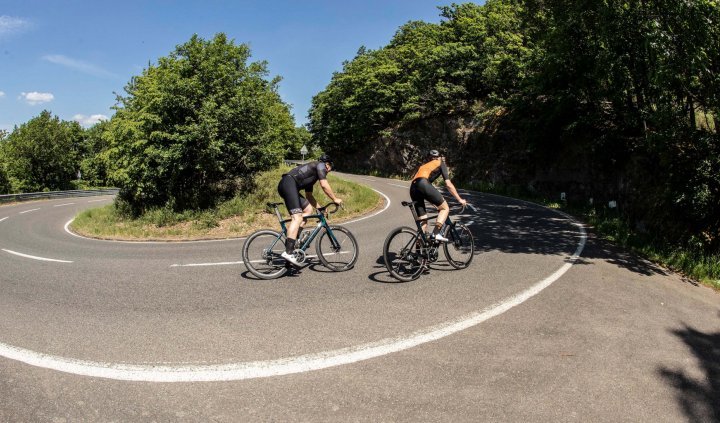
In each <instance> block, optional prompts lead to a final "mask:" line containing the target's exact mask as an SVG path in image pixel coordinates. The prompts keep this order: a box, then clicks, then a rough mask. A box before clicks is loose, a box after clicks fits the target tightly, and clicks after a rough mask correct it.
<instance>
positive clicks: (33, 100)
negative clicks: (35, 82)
mask: <svg viewBox="0 0 720 423" xmlns="http://www.w3.org/2000/svg"><path fill="white" fill-rule="evenodd" d="M20 98H21V99H23V100H25V101H27V103H28V104H30V105H32V106H34V105H36V104H43V103H49V102H51V101H53V100H54V99H55V96H54V95H52V94H51V93H39V92H37V91H33V92H31V93H20Z"/></svg>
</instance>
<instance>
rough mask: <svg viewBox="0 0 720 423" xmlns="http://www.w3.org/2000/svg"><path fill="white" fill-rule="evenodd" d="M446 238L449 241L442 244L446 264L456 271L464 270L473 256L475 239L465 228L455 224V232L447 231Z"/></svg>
mask: <svg viewBox="0 0 720 423" xmlns="http://www.w3.org/2000/svg"><path fill="white" fill-rule="evenodd" d="M456 234H457V237H456V236H455V235H456ZM448 238H449V239H450V240H449V241H448V242H446V243H444V244H443V251H444V252H445V257H446V258H447V260H448V263H450V265H451V266H452V267H454V268H456V269H465V268H466V267H468V266H469V265H470V262H471V261H472V259H473V256H474V255H475V238H473V234H472V232H470V229H469V228H468V227H467V226H465V225H463V224H456V225H455V231H452V230H450V231H448ZM456 238H457V239H456Z"/></svg>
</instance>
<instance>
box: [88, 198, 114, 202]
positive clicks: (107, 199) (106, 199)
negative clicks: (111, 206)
mask: <svg viewBox="0 0 720 423" xmlns="http://www.w3.org/2000/svg"><path fill="white" fill-rule="evenodd" d="M100 201H110V199H109V198H105V199H102V200H90V201H88V203H97V202H100Z"/></svg>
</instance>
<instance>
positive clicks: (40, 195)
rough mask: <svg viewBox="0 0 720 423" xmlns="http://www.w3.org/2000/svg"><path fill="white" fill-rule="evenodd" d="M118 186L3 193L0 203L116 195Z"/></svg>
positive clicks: (0, 196)
mask: <svg viewBox="0 0 720 423" xmlns="http://www.w3.org/2000/svg"><path fill="white" fill-rule="evenodd" d="M118 191H120V190H119V189H118V188H107V189H88V190H71V191H49V192H26V193H22V194H3V195H0V204H2V203H11V202H16V201H29V200H42V199H50V198H68V197H92V196H97V195H117V193H118Z"/></svg>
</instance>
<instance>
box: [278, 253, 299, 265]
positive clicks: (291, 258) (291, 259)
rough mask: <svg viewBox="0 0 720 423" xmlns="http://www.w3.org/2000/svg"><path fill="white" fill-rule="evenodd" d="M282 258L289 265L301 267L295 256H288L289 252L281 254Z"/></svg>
mask: <svg viewBox="0 0 720 423" xmlns="http://www.w3.org/2000/svg"><path fill="white" fill-rule="evenodd" d="M280 257H282V258H284V259H285V260H286V261H287V262H288V263H290V264H293V265H295V266H300V265H301V264H300V262H299V261H297V259H296V258H295V256H294V255H292V254H288V253H287V251H283V253H282V254H280Z"/></svg>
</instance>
